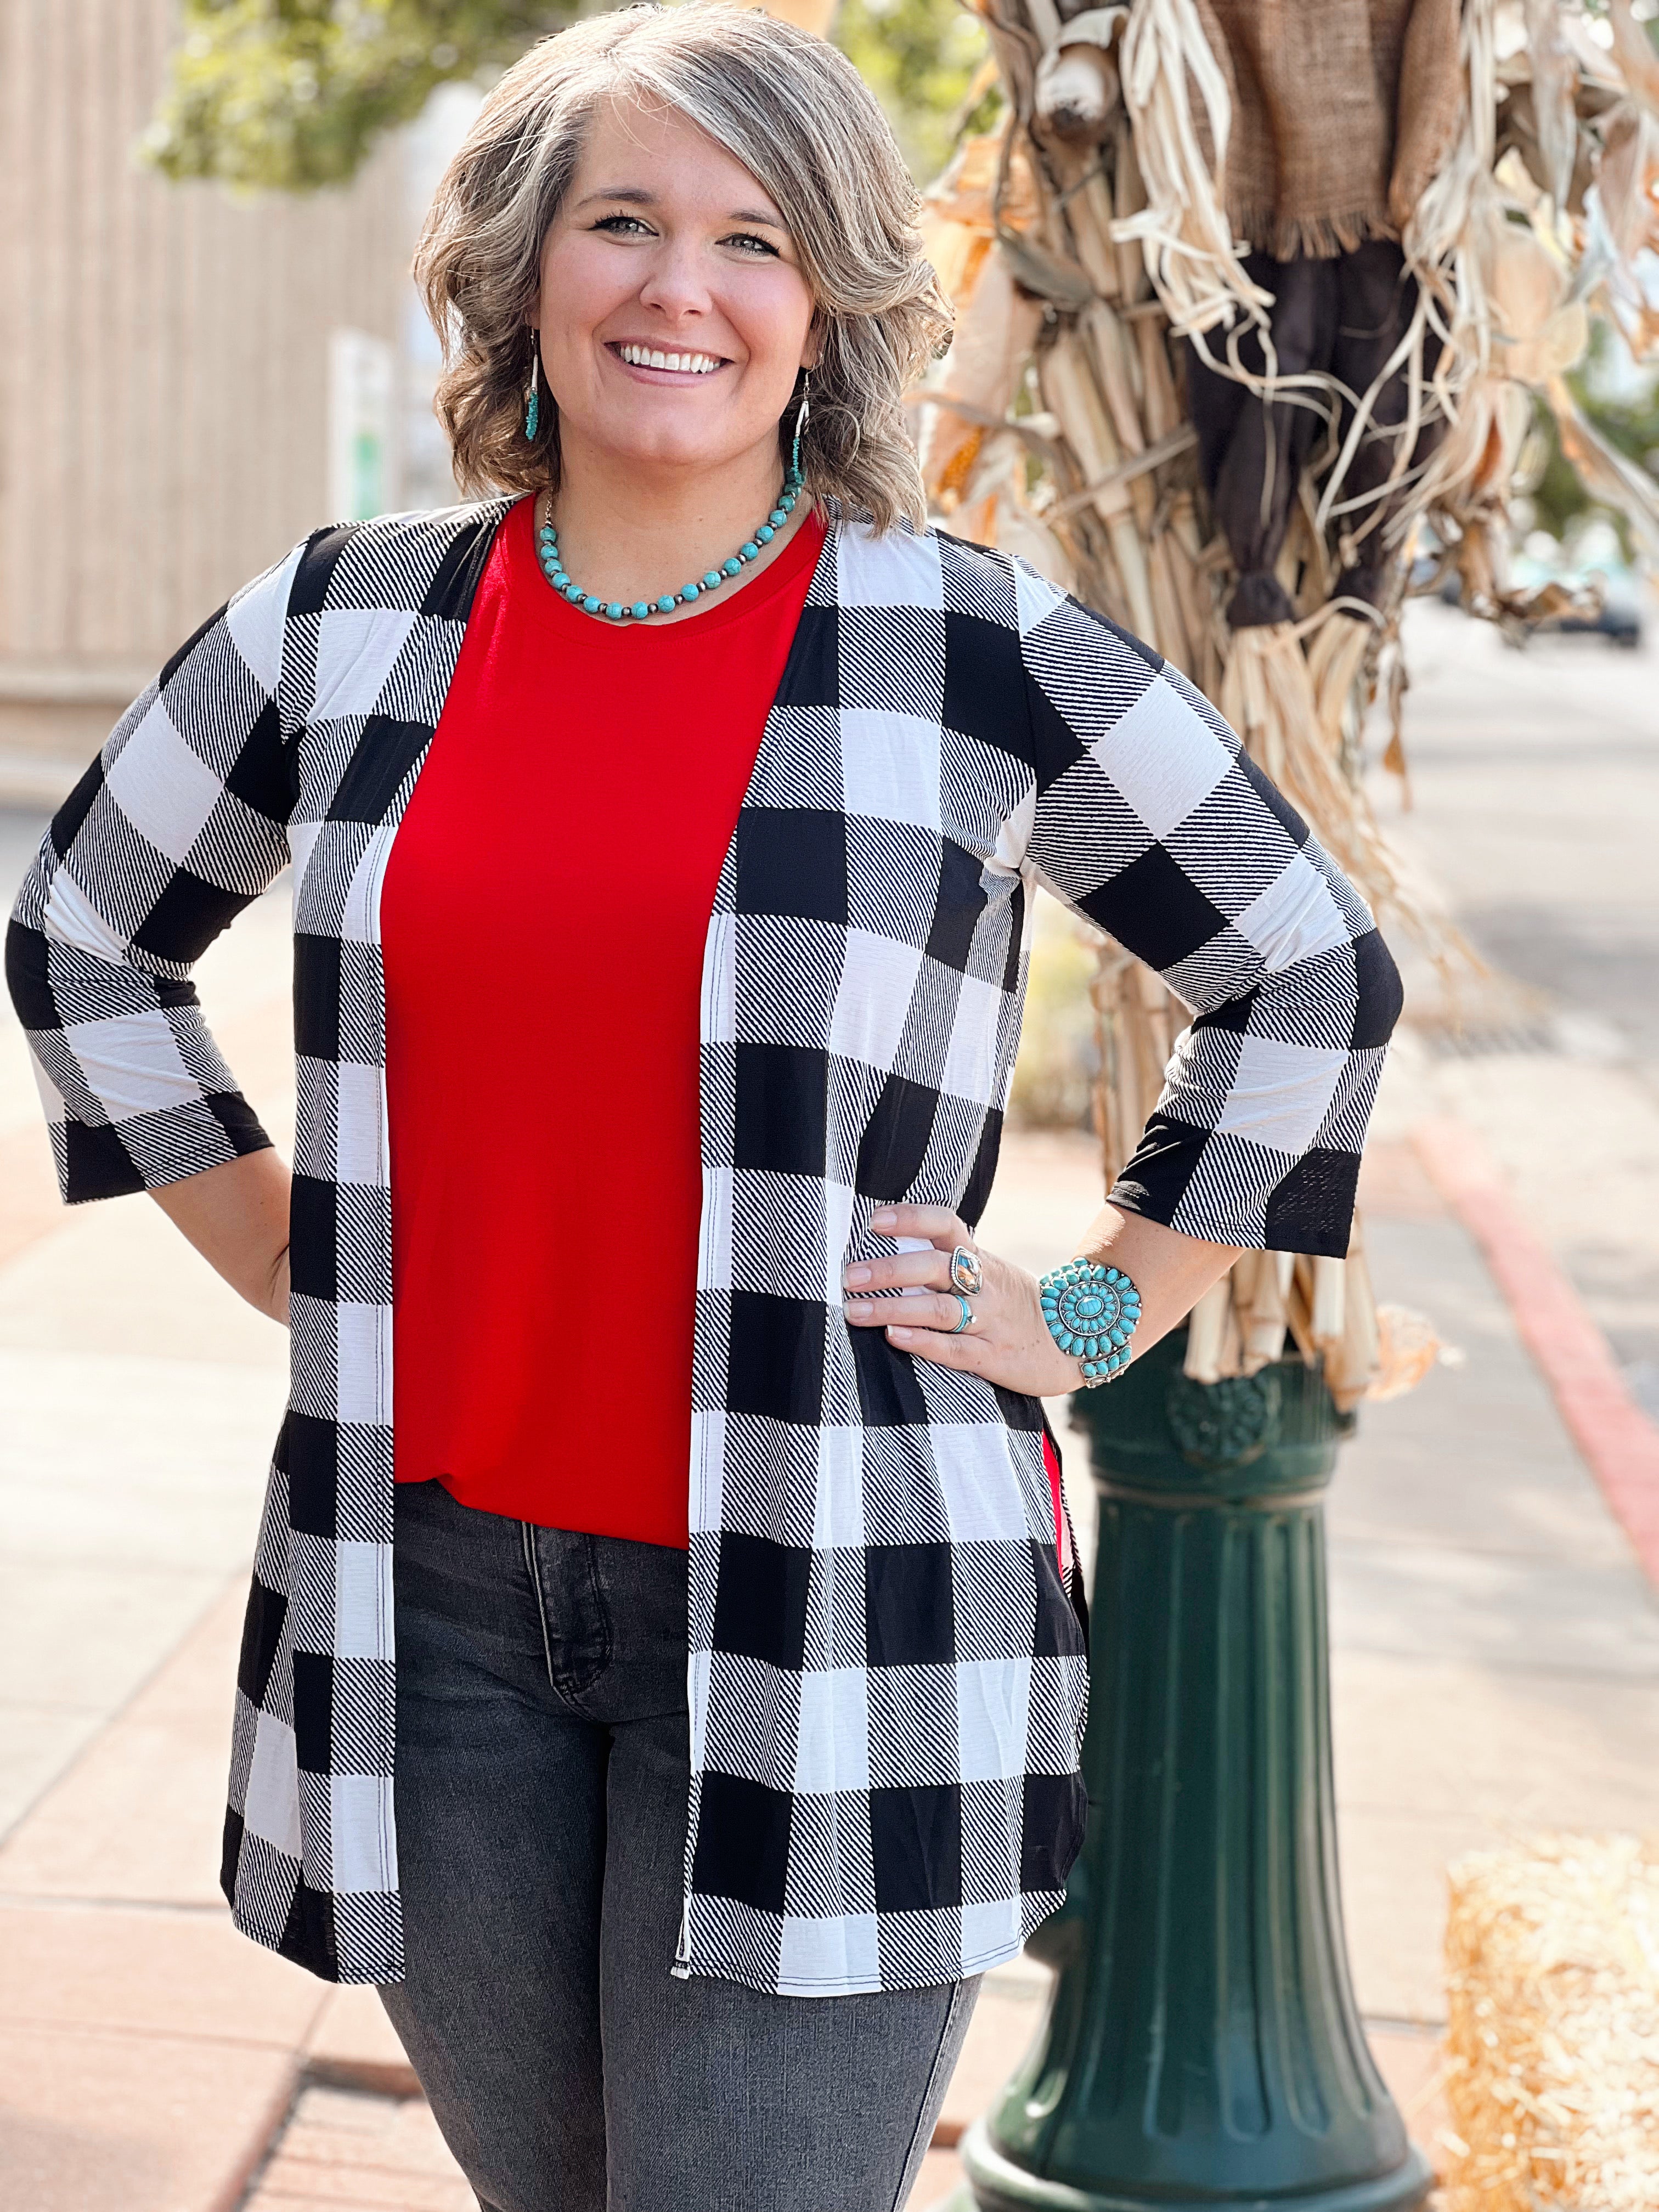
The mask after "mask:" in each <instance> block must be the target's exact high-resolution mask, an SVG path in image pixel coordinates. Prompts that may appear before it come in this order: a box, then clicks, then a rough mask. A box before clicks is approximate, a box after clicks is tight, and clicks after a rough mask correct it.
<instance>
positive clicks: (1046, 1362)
mask: <svg viewBox="0 0 1659 2212" xmlns="http://www.w3.org/2000/svg"><path fill="white" fill-rule="evenodd" d="M870 1226H871V1227H872V1229H873V1230H875V1231H876V1232H877V1233H878V1235H879V1236H882V1237H926V1238H927V1243H928V1245H929V1248H930V1249H928V1250H927V1251H926V1252H900V1253H896V1255H894V1256H893V1258H891V1259H890V1260H860V1261H856V1262H854V1265H853V1266H851V1267H847V1268H845V1269H844V1270H843V1271H842V1286H843V1288H844V1289H845V1290H846V1291H847V1294H848V1304H847V1319H848V1322H849V1324H850V1325H851V1326H852V1327H853V1328H884V1329H885V1330H886V1332H887V1340H888V1342H889V1343H890V1344H891V1345H893V1346H896V1349H897V1350H899V1351H900V1352H914V1353H915V1355H916V1356H917V1357H918V1358H921V1359H932V1360H933V1361H935V1362H936V1363H937V1364H939V1366H941V1367H959V1368H961V1369H963V1370H964V1372H966V1373H967V1374H969V1375H982V1376H984V1377H985V1380H986V1381H987V1383H997V1384H999V1385H1000V1387H1001V1388H1002V1389H1005V1390H1019V1391H1024V1392H1029V1393H1030V1395H1031V1396H1033V1397H1036V1398H1055V1397H1059V1396H1060V1395H1061V1393H1062V1392H1066V1391H1070V1390H1076V1389H1080V1388H1081V1386H1082V1383H1083V1370H1082V1369H1081V1367H1080V1366H1079V1364H1078V1362H1077V1361H1076V1360H1075V1359H1074V1358H1073V1357H1072V1355H1071V1354H1070V1352H1062V1351H1061V1350H1060V1346H1058V1345H1057V1344H1056V1343H1055V1342H1054V1339H1053V1337H1052V1336H1050V1335H1049V1334H1048V1323H1047V1322H1045V1321H1044V1319H1043V1317H1042V1299H1041V1297H1039V1295H1038V1292H1037V1283H1036V1276H1035V1275H1028V1274H1027V1273H1026V1272H1025V1270H1024V1267H1013V1266H1012V1265H1011V1264H1010V1262H1009V1261H1006V1260H999V1259H998V1258H997V1256H996V1255H995V1254H994V1253H992V1252H985V1251H981V1249H980V1248H979V1246H978V1245H977V1244H976V1243H975V1242H974V1239H973V1237H971V1236H970V1235H969V1231H968V1229H967V1227H966V1226H965V1225H964V1224H963V1223H962V1222H961V1221H959V1220H958V1219H957V1217H956V1215H955V1214H954V1213H947V1212H945V1208H944V1207H943V1206H883V1207H882V1208H881V1209H880V1211H879V1212H877V1213H876V1214H874V1215H873V1216H872V1218H871V1223H870ZM957 1245H961V1246H962V1247H963V1249H965V1250H967V1251H969V1252H972V1253H973V1254H974V1255H975V1257H976V1258H977V1259H978V1261H979V1263H980V1266H981V1268H982V1269H983V1271H984V1275H985V1287H984V1289H983V1290H982V1291H976V1292H975V1294H974V1295H973V1296H972V1297H970V1298H969V1301H968V1303H969V1306H970V1307H971V1309H972V1311H973V1318H972V1320H971V1321H970V1322H969V1324H968V1326H967V1328H965V1329H963V1331H962V1332H961V1333H960V1334H952V1333H951V1332H953V1331H954V1330H955V1329H956V1326H957V1322H958V1321H960V1320H961V1318H962V1305H961V1301H960V1299H959V1298H958V1297H957V1292H956V1291H954V1290H953V1289H952V1288H951V1253H952V1252H953V1251H955V1249H956V1248H957ZM1080 1249H1081V1251H1082V1254H1083V1256H1084V1257H1085V1259H1090V1260H1102V1261H1106V1262H1107V1263H1108V1264H1109V1266H1113V1267H1121V1268H1122V1269H1123V1271H1124V1273H1126V1274H1127V1275H1128V1276H1129V1277H1131V1279H1133V1282H1134V1285H1135V1287H1136V1288H1137V1289H1138V1290H1139V1292H1140V1298H1141V1312H1140V1321H1139V1326H1138V1327H1137V1328H1136V1329H1135V1333H1134V1335H1133V1339H1132V1340H1131V1349H1132V1351H1133V1353H1134V1354H1135V1356H1136V1357H1137V1358H1139V1355H1140V1354H1141V1353H1142V1352H1146V1351H1147V1350H1148V1349H1149V1348H1150V1347H1151V1346H1152V1345H1154V1344H1156V1343H1157V1342H1158V1339H1159V1337H1161V1336H1164V1335H1165V1334H1167V1333H1168V1332H1169V1331H1170V1329H1172V1328H1175V1327H1176V1325H1177V1324H1178V1323H1179V1322H1183V1321H1184V1320H1185V1319H1186V1318H1187V1316H1188V1314H1189V1313H1190V1312H1191V1311H1192V1310H1193V1308H1194V1305H1196V1304H1197V1303H1198V1301H1199V1299H1200V1298H1201V1297H1203V1295H1204V1293H1205V1291H1207V1290H1208V1289H1209V1287H1210V1285H1211V1284H1212V1283H1217V1282H1219V1281H1220V1279H1221V1278H1222V1276H1223V1275H1225V1273H1226V1272H1227V1270H1228V1268H1229V1267H1231V1266H1232V1264H1233V1261H1235V1260H1236V1259H1237V1257H1238V1253H1237V1249H1236V1248H1235V1247H1234V1246H1232V1245H1231V1244H1206V1243H1204V1241H1203V1240H1202V1239H1201V1238H1200V1237H1184V1236H1182V1234H1181V1233H1180V1232H1179V1231H1177V1230H1174V1229H1165V1228H1164V1226H1163V1225H1161V1224H1160V1223H1158V1222H1156V1221H1146V1220H1143V1219H1141V1218H1140V1217H1139V1215H1137V1214H1133V1213H1125V1212H1122V1211H1121V1208H1119V1207H1117V1206H1103V1207H1102V1208H1101V1210H1100V1212H1099V1213H1098V1215H1097V1217H1096V1218H1095V1220H1094V1221H1093V1222H1092V1223H1091V1225H1090V1229H1089V1233H1088V1235H1087V1236H1086V1237H1085V1238H1084V1240H1083V1243H1082V1245H1081V1247H1080ZM917 1288H919V1289H921V1290H922V1291H926V1293H927V1295H926V1296H925V1297H908V1298H897V1297H893V1296H892V1295H891V1293H892V1292H894V1291H899V1290H909V1289H917Z"/></svg>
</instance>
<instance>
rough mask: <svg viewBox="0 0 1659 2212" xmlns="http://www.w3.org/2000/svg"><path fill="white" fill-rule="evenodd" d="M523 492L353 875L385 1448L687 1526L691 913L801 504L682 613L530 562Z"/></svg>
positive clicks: (735, 787) (804, 564)
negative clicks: (562, 587)
mask: <svg viewBox="0 0 1659 2212" xmlns="http://www.w3.org/2000/svg"><path fill="white" fill-rule="evenodd" d="M533 513H534V502H533V501H531V500H528V499H526V500H521V501H520V502H519V504H518V505H517V506H516V507H513V508H512V509H511V510H510V512H509V513H508V514H507V520H505V522H503V524H502V525H501V529H500V530H499V531H498V532H497V533H496V537H495V544H494V546H493V548H492V549H491V551H490V556H489V563H488V565H487V566H486V568H485V569H484V573H483V577H482V578H481V579H480V580H479V584H478V589H477V595H476V596H475V598H474V599H473V603H472V611H471V615H470V617H469V618H468V621H467V625H466V636H465V641H463V643H462V647H461V652H460V657H459V661H458V663H457V665H456V669H455V674H454V678H453V681H452V682H451V684H450V687H449V694H448V696H447V699H446V701H445V702H444V709H443V714H442V717H441V720H440V721H439V724H438V728H437V733H436V735H435V738H434V739H433V742H432V747H431V750H430V752H429V753H428V757H427V761H426V765H425V766H424V767H423V768H422V771H421V774H420V777H419V780H418V781H417V782H416V786H415V793H414V796H413V798H412V799H410V804H409V807H408V809H407V811H406V812H405V813H404V817H403V822H402V824H401V826H400V827H399V829H398V835H397V837H396V839H395V841H394V842H393V844H392V858H391V860H390V862H389V864H388V866H387V868H386V884H385V887H384V890H383V892H382V896H381V908H380V920H381V938H382V946H383V951H384V956H385V961H386V1090H387V1094H388V1102H389V1109H390V1114H391V1136H392V1296H393V1313H394V1318H395V1327H396V1334H395V1343H396V1360H397V1365H396V1372H395V1375H394V1378H393V1404H392V1413H393V1422H394V1434H395V1436H396V1439H397V1442H396V1447H395V1449H396V1471H397V1476H398V1480H399V1481H400V1482H420V1481H424V1480H427V1479H428V1478H429V1477H431V1476H434V1475H435V1476H437V1477H438V1479H439V1480H441V1481H442V1482H443V1483H444V1484H445V1485H446V1486H447V1488H448V1489H449V1490H450V1491H451V1492H453V1495H454V1496H455V1497H456V1498H459V1500H460V1501H461V1502H462V1504H466V1505H474V1506H481V1507H483V1508H484V1509H485V1510H488V1511H489V1512H492V1513H504V1514H508V1515H511V1516H513V1518H514V1519H517V1520H522V1521H531V1522H536V1523H537V1524H538V1525H539V1526H541V1527H543V1528H574V1529H581V1530H587V1531H591V1532H592V1533H593V1534H598V1535H606V1536H631V1537H635V1538H639V1539H642V1540H643V1541H646V1542H647V1543H653V1544H678V1545H681V1546H684V1544H685V1542H686V1541H687V1536H686V1516H687V1506H688V1494H689V1491H690V1452H691V1334H692V1323H693V1316H694V1308H695V1294H696V1260H697V1231H698V1225H699V1220H700V1217H701V1211H702V1172H701V1167H700V1161H699V1152H700V1130H699V1123H698V1102H697V1064H698V1038H699V1020H698V1010H699V1005H698V1002H699V995H700V989H701V984H702V955H703V942H704V939H705V936H706V934H707V932H708V917H709V915H710V912H711V911H712V909H713V907H714V890H715V885H716V883H717V881H718V879H719V876H720V863H721V861H722V860H724V859H725V857H726V847H727V845H728V844H729V843H730V842H731V837H732V829H733V827H734V826H735V824H736V822H737V818H738V808H739V806H740V805H741V804H742V801H743V794H744V790H745V789H746V788H747V786H748V782H749V778H750V773H751V772H752V770H753V769H754V765H755V755H756V753H757V750H758V749H759V745H760V738H761V732H762V730H763V726H764V725H765V721H766V716H767V712H768V709H769V708H770V706H771V704H772V701H773V698H774V697H775V694H776V691H777V688H778V684H779V682H780V680H781V678H782V674H783V665H784V662H785V660H786V659H787V656H788V652H789V647H790V643H791V641H792V640H793V636H794V634H795V628H796V624H797V623H798V621H799V616H800V610H801V605H802V603H803V601H804V600H805V597H806V592H807V586H808V585H809V584H810V583H811V575H812V570H813V568H814V566H815V564H816V562H817V555H818V550H819V548H820V546H821V545H822V544H823V523H822V520H820V519H819V518H818V517H817V516H816V515H814V516H811V517H809V518H808V520H806V522H805V523H804V524H803V525H802V526H801V527H800V529H799V532H797V534H796V536H795V537H794V538H793V540H792V542H791V543H790V544H789V545H788V547H787V549H786V550H785V551H784V552H783V553H781V555H780V556H779V557H778V558H777V560H776V561H775V562H773V563H772V565H771V567H770V568H767V569H765V570H763V573H762V574H760V575H758V576H757V577H756V578H755V579H754V580H753V581H752V582H750V583H748V584H745V585H744V586H743V588H742V590H741V591H738V592H733V593H732V596H731V598H729V599H725V600H716V601H715V602H714V605H712V606H710V607H709V609H708V611H707V613H700V614H697V615H695V616H691V617H685V618H684V619H682V620H681V621H679V622H678V623H670V624H668V625H666V626H665V627H663V628H661V629H652V628H651V626H650V625H649V623H641V624H639V625H638V626H637V627H635V626H634V625H633V624H628V625H626V626H623V627H618V628H616V629H612V628H611V625H610V624H609V623H603V622H598V621H595V620H594V619H593V617H592V616H591V615H586V614H582V613H580V612H579V611H578V610H576V609H575V608H574V607H571V606H569V605H567V604H566V603H565V602H564V601H563V600H562V599H559V598H557V597H556V595H555V593H554V592H551V591H550V589H549V588H548V586H547V583H546V580H545V579H544V577H543V575H542V574H541V572H540V569H539V568H538V565H537V562H536V555H535V546H534V543H533V536H532V533H533ZM481 1036H506V1037H510V1038H511V1039H512V1040H513V1089H514V1090H515V1091H516V1092H517V1094H518V1096H519V1097H520V1100H521V1101H522V1108H521V1111H520V1114H519V1115H516V1116H515V1115H512V1114H510V1113H508V1112H504V1111H503V1109H502V1107H501V1103H500V1102H499V1098H492V1097H486V1096H485V1094H484V1091H483V1088H482V1087H481V1085H480V1083H479V1079H478V1073H477V1061H476V1059H475V1057H474V1049H473V1048H474V1042H475V1040H476V1039H477V1038H478V1037H481ZM532 1130H533V1134H532Z"/></svg>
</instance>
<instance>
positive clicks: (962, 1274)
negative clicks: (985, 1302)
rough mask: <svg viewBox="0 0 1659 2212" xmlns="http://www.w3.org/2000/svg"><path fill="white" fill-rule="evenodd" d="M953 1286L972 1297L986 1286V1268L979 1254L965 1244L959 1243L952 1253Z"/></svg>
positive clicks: (954, 1288)
mask: <svg viewBox="0 0 1659 2212" xmlns="http://www.w3.org/2000/svg"><path fill="white" fill-rule="evenodd" d="M984 1288H985V1270H984V1268H983V1267H981V1265H980V1263H979V1254H978V1253H977V1252H970V1251H969V1249H968V1248H967V1246H966V1245H965V1244H958V1245H957V1249H956V1250H955V1251H954V1252H952V1253H951V1289H952V1290H955V1291H961V1292H962V1293H963V1296H964V1297H970V1298H976V1297H978V1296H979V1294H980V1292H981V1291H982V1290H983V1289H984Z"/></svg>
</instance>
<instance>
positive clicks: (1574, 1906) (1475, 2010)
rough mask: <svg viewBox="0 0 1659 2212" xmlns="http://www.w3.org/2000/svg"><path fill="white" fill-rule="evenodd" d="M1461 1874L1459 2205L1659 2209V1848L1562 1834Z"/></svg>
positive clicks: (1457, 1921)
mask: <svg viewBox="0 0 1659 2212" xmlns="http://www.w3.org/2000/svg"><path fill="white" fill-rule="evenodd" d="M1450 1880H1451V1917H1450V1920H1449V1925H1448V1927H1447V1931H1446V1960H1447V1966H1448V1970H1449V1983H1448V1988H1449V2022H1448V2030H1447V2049H1448V2069H1447V2079H1446V2101H1447V2106H1448V2108H1449V2112H1450V2114H1451V2123H1452V2124H1451V2129H1450V2130H1449V2134H1448V2135H1447V2136H1446V2138H1445V2141H1446V2148H1447V2149H1448V2151H1449V2154H1450V2159H1451V2165H1450V2170H1449V2173H1448V2176H1447V2183H1446V2192H1445V2195H1446V2208H1447V2212H1556V2208H1560V2212H1569V2208H1570V2212H1653V2208H1654V2206H1655V2205H1656V2204H1659V1849H1656V1848H1655V1847H1654V1846H1652V1845H1649V1846H1645V1847H1644V1845H1643V1844H1640V1843H1639V1842H1638V1840H1637V1838H1635V1837H1633V1836H1615V1837H1611V1838H1593V1837H1587V1836H1559V1837H1547V1838H1542V1839H1541V1840H1540V1841H1539V1842H1538V1843H1536V1844H1534V1845H1533V1846H1532V1848H1531V1849H1529V1850H1505V1851H1494V1852H1481V1853H1478V1854H1476V1855H1474V1857H1468V1858H1465V1859H1462V1860H1460V1861H1459V1862H1458V1863H1456V1864H1455V1866H1453V1868H1452V1869H1451V1873H1450Z"/></svg>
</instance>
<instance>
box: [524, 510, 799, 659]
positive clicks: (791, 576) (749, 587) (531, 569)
mask: <svg viewBox="0 0 1659 2212" xmlns="http://www.w3.org/2000/svg"><path fill="white" fill-rule="evenodd" d="M505 529H506V533H507V546H506V550H507V558H508V562H509V572H510V574H511V579H512V581H513V585H514V586H515V587H517V586H522V588H523V590H524V591H525V592H526V593H528V594H529V595H531V599H532V605H536V606H537V608H538V616H537V619H538V620H539V621H542V622H544V623H547V624H548V625H549V626H550V628H551V629H554V630H555V631H556V632H557V634H558V638H559V642H560V644H561V645H574V646H576V647H580V648H581V649H583V650H585V651H589V652H599V653H605V652H611V653H614V652H616V651H617V650H618V649H622V650H624V651H630V650H631V651H637V650H639V649H640V647H641V645H644V649H645V650H646V651H647V652H665V651H666V650H668V648H669V646H670V645H671V643H672V641H673V640H674V639H675V638H677V637H678V636H680V635H682V634H689V633H693V632H695V634H696V635H697V636H699V637H706V636H707V635H708V634H709V632H710V631H712V630H718V629H726V628H727V627H728V626H729V625H730V624H731V623H734V622H740V621H741V620H743V618H744V617H745V616H747V615H750V614H753V613H757V612H758V611H760V609H762V608H763V607H764V606H766V605H769V603H770V602H771V600H772V599H775V597H776V596H777V594H778V593H779V592H783V591H787V589H788V587H789V586H790V585H791V584H792V583H796V584H798V583H799V580H800V573H801V570H802V569H803V568H816V567H817V560H818V556H819V554H820V553H821V552H822V550H823V541H824V538H825V537H826V536H827V535H828V532H829V524H828V520H827V518H826V517H825V515H824V513H823V509H822V508H818V509H816V510H815V511H814V512H813V513H811V514H810V515H809V516H808V517H807V519H806V520H805V522H803V523H802V524H800V526H799V528H798V529H797V531H796V532H795V535H794V537H793V538H791V539H790V541H789V543H788V544H787V546H786V547H785V548H784V550H783V551H782V552H781V553H780V554H779V556H778V557H777V559H776V560H775V561H774V562H771V563H770V564H769V566H768V567H767V568H763V569H762V571H761V573H760V574H759V575H758V576H757V577H756V578H755V579H754V580H753V582H752V583H746V584H744V586H742V588H741V589H740V590H738V591H736V592H733V593H732V596H731V598H730V599H726V600H725V601H723V602H721V601H718V600H717V601H715V602H714V605H711V606H710V607H709V608H708V611H707V612H706V613H704V612H702V611H699V612H697V613H696V614H691V615H684V616H683V617H681V618H680V620H679V621H678V622H674V623H663V625H662V626H661V627H660V629H653V628H652V625H651V623H650V622H649V621H648V620H647V621H645V622H641V623H633V622H624V623H610V622H604V621H601V620H600V619H599V617H598V616H596V615H590V614H587V613H585V612H584V611H583V610H582V609H581V608H580V607H573V606H572V605H570V603H569V601H568V600H567V599H561V598H560V597H559V595H558V593H557V592H556V591H555V590H554V589H553V587H552V586H551V585H550V583H549V582H548V580H547V579H546V577H545V576H544V575H543V574H542V569H541V563H540V562H539V561H538V560H537V558H536V496H535V495H534V493H526V495H525V496H524V498H522V499H520V501H517V502H516V504H515V505H514V506H513V507H512V509H511V510H510V511H509V513H508V514H507V521H506V525H505ZM647 639H649V640H651V643H650V644H648V645H645V644H644V641H646V640H647Z"/></svg>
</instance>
